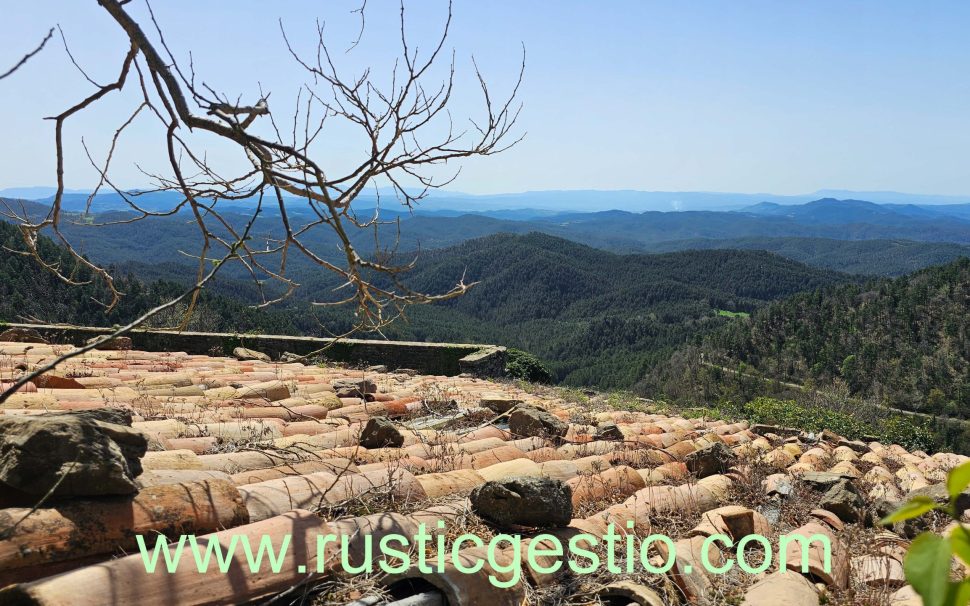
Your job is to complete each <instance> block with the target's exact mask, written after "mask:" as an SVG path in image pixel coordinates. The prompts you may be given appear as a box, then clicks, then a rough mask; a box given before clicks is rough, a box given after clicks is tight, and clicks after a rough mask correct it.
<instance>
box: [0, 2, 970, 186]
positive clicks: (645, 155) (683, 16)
mask: <svg viewBox="0 0 970 606" xmlns="http://www.w3.org/2000/svg"><path fill="white" fill-rule="evenodd" d="M144 6H145V5H144V2H143V0H133V1H132V2H131V4H130V5H129V10H130V11H132V12H133V13H134V14H135V15H137V16H139V17H143V16H144V15H145V8H144ZM354 6H355V4H354V3H352V2H343V1H336V0H334V1H315V2H296V1H290V0H287V1H285V2H284V1H279V2H266V1H249V0H237V1H235V2H232V3H226V2H216V1H214V0H193V1H185V0H164V1H162V0H158V1H156V2H155V3H154V4H153V8H154V9H155V11H156V14H157V15H158V17H159V20H160V21H161V24H162V26H163V28H164V31H165V35H166V39H167V41H168V42H169V44H170V46H171V47H172V49H173V51H174V52H175V54H176V56H177V57H178V58H179V59H180V60H186V59H187V57H188V53H189V51H191V52H192V54H193V58H194V61H195V69H196V72H197V74H198V75H199V77H200V79H203V80H205V81H206V82H207V83H210V84H212V85H213V86H214V87H216V88H217V89H218V90H220V91H224V92H226V93H229V94H230V96H232V97H235V96H236V95H242V98H243V100H244V101H253V100H255V98H256V95H257V91H258V83H262V85H263V87H264V89H266V90H271V91H272V92H273V95H272V97H271V107H272V108H273V109H274V111H282V110H283V109H284V108H286V107H289V105H290V103H292V99H293V98H294V95H295V92H296V90H297V89H298V88H299V86H300V85H301V84H302V83H303V82H305V81H306V75H305V73H304V72H302V71H301V68H299V67H298V66H297V65H296V64H295V63H294V62H293V61H292V59H290V58H289V56H288V55H287V53H286V50H285V47H284V46H283V43H282V39H281V35H280V31H279V28H278V25H277V19H278V18H282V19H283V21H284V23H285V25H286V27H287V30H288V32H290V33H291V34H292V36H291V38H292V39H293V41H294V42H295V45H296V46H297V47H298V48H302V49H304V50H306V51H307V52H312V50H313V39H314V36H315V26H314V19H315V18H317V17H319V18H320V19H321V20H323V21H325V22H326V26H327V32H328V36H332V37H331V38H329V39H330V40H331V41H332V44H333V46H334V47H335V48H336V49H337V51H338V52H337V53H336V55H337V60H338V62H339V64H340V65H341V66H345V67H346V68H347V69H348V70H349V72H348V73H354V72H356V71H358V70H359V69H360V68H361V67H363V66H364V65H372V66H374V67H375V68H376V71H375V76H376V77H380V76H381V75H383V74H386V68H387V67H388V66H389V65H390V64H391V62H392V61H393V60H394V58H395V56H396V53H397V52H398V47H397V46H396V44H397V40H398V32H397V21H396V19H397V17H398V14H397V13H398V5H397V4H396V3H394V2H387V1H385V0H369V1H368V3H367V26H368V27H367V30H366V32H365V37H364V40H363V41H362V43H361V45H360V46H359V47H358V48H357V49H355V50H354V51H353V52H352V53H350V54H344V53H343V49H344V48H346V46H347V44H348V43H349V42H350V41H351V40H352V39H353V38H354V37H355V35H356V27H357V25H356V22H355V21H354V18H353V16H352V15H351V14H350V10H351V9H352V8H354ZM407 7H408V22H409V24H410V27H409V31H410V33H411V34H412V40H413V41H414V42H415V43H417V44H419V45H421V44H423V45H430V43H431V39H432V37H433V34H434V32H435V31H437V28H438V27H439V26H440V24H441V23H442V21H443V18H444V15H445V4H444V3H442V2H438V1H434V0H420V1H418V0H411V1H410V2H408V4H407ZM454 13H455V16H454V26H453V30H452V36H451V38H450V39H449V46H451V47H454V49H455V51H456V56H457V69H458V72H459V78H458V84H459V85H460V87H461V92H460V93H459V94H458V95H457V96H456V98H455V102H454V105H453V108H452V111H453V114H454V115H455V116H456V118H464V117H467V116H476V115H479V110H480V105H479V103H480V99H479V97H477V96H476V95H475V94H474V93H475V92H476V91H475V89H474V82H472V81H470V80H468V78H467V76H468V75H469V72H470V69H471V65H470V60H469V57H470V55H471V54H472V53H474V55H475V57H476V59H478V61H479V64H480V65H481V67H482V69H483V71H484V72H485V74H486V76H487V77H488V78H489V79H490V81H492V82H493V84H494V86H495V90H496V92H500V91H504V90H507V88H508V87H509V86H510V85H511V82H512V80H513V77H514V76H515V74H516V71H517V68H518V62H519V60H520V52H521V47H520V43H524V44H525V47H526V50H527V67H526V76H525V84H524V87H523V90H522V100H523V102H524V104H525V108H524V110H523V113H522V116H521V130H522V131H524V132H527V136H526V138H525V140H524V141H523V142H522V143H521V144H520V145H519V146H518V147H516V148H515V149H513V150H511V151H509V152H507V153H506V154H504V155H502V156H496V157H491V158H487V159H477V160H474V161H471V162H468V163H466V165H465V166H464V168H463V171H462V174H461V176H460V178H459V179H458V180H457V181H456V182H455V183H454V184H453V185H452V186H451V189H453V190H459V191H466V192H473V193H495V192H512V191H525V190H541V189H640V190H685V191H698V190H702V191H737V192H770V193H778V194H793V193H806V192H810V191H814V190H816V189H821V188H841V189H856V190H897V191H909V192H918V193H933V194H968V193H970V170H968V160H970V158H968V155H970V154H968V149H970V37H968V36H967V31H968V28H970V3H967V2H963V1H954V2H946V1H938V2H912V1H889V0H873V1H848V2H847V1H845V0H834V1H822V0H819V1H813V2H781V1H772V2H757V1H745V2H735V1H721V2H713V1H711V2H703V1H697V2H681V1H671V2H656V1H611V2H596V3H594V2H579V1H571V0H570V1H565V0H564V1H556V2H553V1H543V2H539V1H523V0H518V1H506V0H487V1H485V0H476V1H472V0H456V2H455V6H454ZM55 23H60V25H61V26H62V27H63V29H64V31H65V34H66V35H67V38H68V41H69V43H70V45H71V48H72V51H73V52H74V54H75V56H76V58H77V59H78V62H79V63H80V64H82V65H83V66H85V67H86V68H87V69H89V71H90V74H91V76H92V77H93V78H94V79H95V80H97V81H108V80H109V79H112V78H114V77H116V75H117V71H118V69H119V66H120V62H121V59H122V57H123V56H124V53H125V51H126V50H127V45H126V42H125V40H124V38H123V36H122V35H121V33H120V31H119V29H118V27H117V26H116V25H115V24H114V23H113V22H112V21H111V20H110V19H109V18H108V16H107V14H106V13H104V11H103V9H101V8H100V7H99V6H98V5H97V3H96V1H95V0H62V1H57V2H55V1H50V0H35V1H32V2H6V3H4V6H3V18H2V19H0V39H2V40H3V44H2V45H0V48H2V50H0V71H3V70H5V69H6V68H7V67H9V65H10V64H12V63H13V62H15V61H16V60H17V59H19V57H20V56H21V55H22V54H23V52H24V51H26V50H28V49H30V48H32V47H33V46H34V45H36V43H37V42H38V40H39V39H40V37H42V35H43V34H44V33H46V31H47V29H48V27H50V26H51V25H54V24H55ZM90 91H91V86H90V85H89V84H88V83H87V82H85V80H84V79H83V78H82V77H81V76H80V74H78V73H77V71H76V70H75V68H74V67H73V66H72V65H71V63H70V61H69V59H68V57H67V56H66V54H65V53H64V50H63V47H62V45H61V43H60V40H59V38H55V39H54V40H52V41H51V43H50V44H49V46H48V48H47V49H45V50H44V52H43V53H42V54H41V55H39V56H38V57H37V58H35V60H34V61H32V62H31V63H29V64H28V65H27V66H26V67H25V68H24V69H22V70H20V71H19V72H18V73H17V74H15V75H14V76H12V77H10V78H7V79H6V80H3V81H0V116H2V119H0V140H2V141H3V148H2V151H0V160H2V162H0V167H2V168H0V188H3V187H14V186H30V185H50V184H53V183H54V178H55V175H54V168H53V156H52V153H51V150H52V148H51V142H52V138H53V136H52V133H53V129H52V126H51V123H50V122H49V121H44V120H43V117H44V116H47V115H51V114H53V113H56V112H58V111H60V110H62V109H64V108H66V107H67V106H69V105H70V104H73V103H74V102H75V101H76V100H78V99H80V98H81V97H83V96H84V95H86V94H88V93H89V92H90ZM132 92H134V91H132ZM136 104H137V101H136V98H135V96H134V95H131V94H128V95H114V96H113V97H112V99H110V100H109V101H108V102H106V103H105V104H104V105H103V106H102V107H101V108H100V109H99V111H97V112H92V113H91V114H89V115H87V116H85V118H84V119H83V120H81V121H78V122H75V123H74V124H72V125H71V127H70V128H69V130H68V131H67V139H68V142H69V147H68V161H69V166H68V174H67V185H68V187H74V188H84V187H89V186H91V185H92V184H93V182H94V179H95V176H94V172H93V171H92V169H91V168H90V166H89V165H88V161H87V159H86V158H85V156H84V152H83V148H81V146H80V144H79V141H80V140H81V138H82V137H83V138H84V140H85V141H86V142H88V143H89V145H90V146H91V148H92V152H93V153H94V154H95V156H96V157H101V156H102V155H103V153H104V146H105V144H106V143H107V142H108V141H109V140H110V136H111V133H112V132H113V130H114V128H115V127H116V126H117V125H118V123H119V118H120V119H121V121H123V120H124V117H126V114H127V113H128V112H130V111H132V110H133V109H134V107H135V105H136ZM277 108H280V109H277ZM161 145H162V139H160V138H159V136H158V131H157V130H156V129H153V128H152V127H150V125H149V123H148V122H146V125H145V126H144V127H141V126H136V128H135V129H134V130H133V131H132V135H131V137H130V138H129V139H128V140H127V141H126V143H125V144H124V145H123V146H122V148H121V149H120V150H119V154H118V158H116V166H115V169H114V174H115V176H116V178H117V180H118V183H119V185H121V186H123V187H138V186H142V185H145V184H146V181H147V180H146V179H145V178H144V177H143V176H142V175H141V174H140V173H139V172H138V169H137V168H136V166H135V162H136V161H137V162H138V163H139V164H141V165H143V166H144V167H145V168H147V169H150V168H151V167H153V166H156V165H157V163H158V162H159V161H160V151H161ZM359 149H360V148H359V142H357V141H356V140H354V139H353V138H350V137H346V136H344V132H343V131H341V130H340V129H339V128H338V129H335V130H334V131H333V133H332V134H331V135H330V136H329V137H327V138H326V140H325V145H322V146H321V147H320V149H319V151H318V153H319V154H320V157H321V158H323V159H324V160H326V161H328V162H331V161H332V162H333V163H336V164H339V162H340V161H341V160H345V159H346V158H353V157H355V156H354V154H355V153H359V151H358V150H359ZM224 151H225V150H224V149H221V148H212V150H211V154H212V155H213V157H219V155H220V154H222V153H224ZM225 161H226V162H229V163H231V162H232V161H233V160H232V159H230V158H226V159H225Z"/></svg>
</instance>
